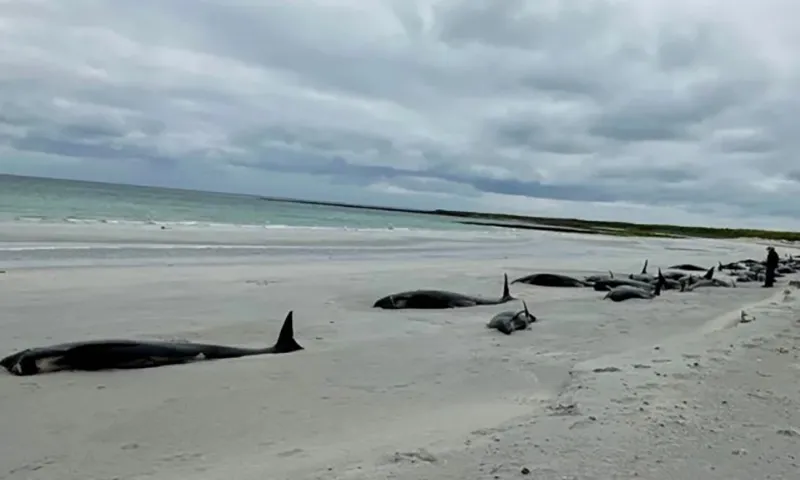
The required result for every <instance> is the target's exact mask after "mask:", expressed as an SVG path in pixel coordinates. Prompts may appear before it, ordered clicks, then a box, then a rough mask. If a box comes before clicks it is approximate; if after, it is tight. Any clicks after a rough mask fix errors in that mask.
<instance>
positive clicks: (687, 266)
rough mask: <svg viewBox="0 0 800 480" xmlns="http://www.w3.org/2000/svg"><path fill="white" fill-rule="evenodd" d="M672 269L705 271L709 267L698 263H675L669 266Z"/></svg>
mask: <svg viewBox="0 0 800 480" xmlns="http://www.w3.org/2000/svg"><path fill="white" fill-rule="evenodd" d="M669 269H670V270H686V271H688V272H705V271H706V270H707V269H706V268H705V267H700V266H698V265H693V264H691V263H681V264H680V265H673V266H671V267H669Z"/></svg>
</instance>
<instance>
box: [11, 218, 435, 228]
mask: <svg viewBox="0 0 800 480" xmlns="http://www.w3.org/2000/svg"><path fill="white" fill-rule="evenodd" d="M14 221H16V222H23V223H55V224H64V223H67V224H79V225H131V226H141V225H153V226H163V227H167V228H169V227H198V228H242V229H298V228H299V229H306V230H345V231H347V230H352V231H385V230H398V231H417V230H437V231H438V230H439V229H436V228H430V227H428V228H425V227H419V228H413V227H395V226H394V225H392V224H391V223H389V224H387V225H386V226H385V227H352V226H347V225H341V226H333V225H289V224H272V223H263V224H258V223H225V222H208V221H198V220H180V221H176V220H156V219H151V220H130V219H107V218H81V217H63V218H53V217H44V216H33V215H27V216H17V217H14Z"/></svg>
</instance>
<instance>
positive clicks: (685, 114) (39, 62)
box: [0, 0, 800, 228]
mask: <svg viewBox="0 0 800 480" xmlns="http://www.w3.org/2000/svg"><path fill="white" fill-rule="evenodd" d="M799 147H800V2H799V1H798V0H738V1H731V0H663V1H662V0H616V1H612V0H607V1H593V0H573V1H567V0H562V1H555V0H535V1H533V0H460V1H459V0H327V1H322V0H297V1H286V0H248V1H247V2H245V1H241V0H136V1H122V0H69V1H66V0H0V172H6V173H16V174H33V175H46V176H56V177H67V178H81V179H90V180H101V181H114V182H125V183H140V184H141V183H144V184H157V185H165V186H178V187H186V188H200V189H211V190H221V191H236V192H245V193H256V194H262V195H277V196H291V197H299V198H311V199H327V200H335V201H352V202H359V203H376V204H385V205H406V206H412V207H423V208H456V209H480V210H491V211H507V212H515V213H520V212H522V213H528V214H532V215H554V216H577V217H589V218H604V219H620V220H629V221H647V222H658V223H674V222H684V223H694V224H714V225H720V224H733V223H737V224H743V225H749V226H767V227H774V228H798V227H800V158H798V152H799V151H800V148H799Z"/></svg>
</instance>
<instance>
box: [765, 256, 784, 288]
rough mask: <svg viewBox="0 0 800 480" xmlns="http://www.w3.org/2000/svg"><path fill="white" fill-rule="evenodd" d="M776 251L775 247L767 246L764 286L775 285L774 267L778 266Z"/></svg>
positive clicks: (778, 258)
mask: <svg viewBox="0 0 800 480" xmlns="http://www.w3.org/2000/svg"><path fill="white" fill-rule="evenodd" d="M778 260H780V257H778V252H776V251H775V247H767V273H766V275H765V278H764V286H765V287H772V286H773V285H775V269H777V268H778Z"/></svg>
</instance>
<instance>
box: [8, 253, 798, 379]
mask: <svg viewBox="0 0 800 480" xmlns="http://www.w3.org/2000/svg"><path fill="white" fill-rule="evenodd" d="M647 266H648V261H647V260H645V262H644V266H643V267H642V270H641V272H640V273H631V274H628V275H627V276H624V275H623V276H621V277H620V276H615V275H614V274H613V272H610V271H609V272H608V274H607V275H591V276H587V277H584V279H583V280H579V279H577V278H574V277H570V276H568V275H562V274H556V273H536V274H533V275H528V276H525V277H521V278H518V279H516V280H514V281H513V282H511V283H525V284H529V285H537V286H545V287H593V288H594V290H597V291H606V292H608V293H607V294H606V296H605V297H604V299H610V300H612V301H615V302H621V301H624V300H629V299H633V298H639V299H648V300H649V299H653V298H655V297H657V296H659V295H660V294H661V291H662V290H679V291H681V292H685V291H692V290H695V289H697V288H700V287H735V286H736V282H737V281H738V282H752V281H756V280H758V281H761V280H763V279H764V274H765V271H766V265H765V262H763V261H758V260H753V259H746V260H741V261H738V262H732V263H728V264H723V263H722V262H720V263H719V265H718V266H716V267H710V268H705V267H701V266H697V265H692V264H680V265H673V266H671V267H669V268H668V270H669V271H667V272H662V271H661V269H660V268H659V269H658V273H657V274H656V275H652V274H650V273H648V272H647ZM715 268H716V270H718V271H722V272H730V274H731V277H732V280H731V281H728V280H724V279H717V278H714V270H715ZM797 271H800V260H795V259H794V258H792V257H791V256H790V257H788V258H787V259H782V260H780V262H779V265H778V267H777V269H776V271H775V276H776V277H782V276H784V275H786V274H791V273H795V272H797ZM686 272H705V273H704V274H703V275H701V276H696V275H694V274H692V273H686ZM514 300H516V299H515V297H513V296H512V295H511V293H510V291H509V282H508V275H507V274H504V275H503V293H502V295H501V296H500V297H497V298H485V297H479V296H474V295H467V294H463V293H456V292H450V291H446V290H412V291H406V292H400V293H395V294H392V295H387V296H385V297H382V298H380V299H378V300H377V301H376V302H375V303H374V304H373V308H382V309H389V310H399V309H447V308H465V307H473V306H479V305H500V304H504V303H508V302H511V301H514ZM522 307H523V308H522V310H508V311H503V312H500V313H498V314H497V315H495V316H494V317H492V319H491V320H490V321H489V322H488V323H487V327H488V328H493V329H497V330H499V331H500V332H503V333H505V334H507V335H510V334H511V333H513V332H514V331H517V330H525V329H527V328H528V327H529V326H530V324H531V323H534V322H536V320H537V318H536V317H535V316H534V315H532V314H531V313H530V312H529V311H528V306H527V304H526V303H525V302H524V301H523V302H522ZM298 350H303V347H302V346H300V344H298V343H297V341H296V340H295V338H294V326H293V312H292V311H290V312H289V313H288V315H287V316H286V319H285V320H284V322H283V326H282V327H281V330H280V333H279V334H278V339H277V341H276V342H275V344H274V345H272V346H270V347H264V348H244V347H233V346H226V345H216V344H206V343H194V342H167V341H148V340H89V341H83V342H72V343H62V344H58V345H52V346H48V347H37V348H28V349H24V350H21V351H18V352H16V353H13V354H11V355H9V356H7V357H5V358H2V359H0V365H2V366H3V368H5V369H6V370H7V371H8V372H9V373H11V374H14V375H18V376H29V375H36V374H39V373H48V372H55V371H63V370H82V371H97V370H109V369H140V368H153V367H160V366H165V365H176V364H183V363H189V362H195V361H201V360H219V359H225V358H237V357H245V356H250V355H267V354H283V353H291V352H296V351H298Z"/></svg>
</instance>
